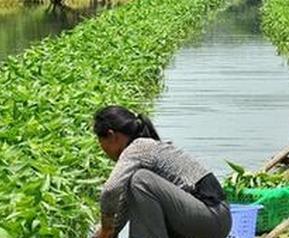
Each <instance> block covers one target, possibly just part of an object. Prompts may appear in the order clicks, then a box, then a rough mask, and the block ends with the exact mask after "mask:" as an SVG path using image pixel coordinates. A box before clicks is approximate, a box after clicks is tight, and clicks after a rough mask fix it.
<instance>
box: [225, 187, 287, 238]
mask: <svg viewBox="0 0 289 238" xmlns="http://www.w3.org/2000/svg"><path fill="white" fill-rule="evenodd" d="M225 192H226V194H227V199H228V201H229V202H230V203H239V204H256V205H257V204H258V205H263V207H264V208H263V209H261V210H260V211H259V213H258V219H257V233H259V234H260V233H263V232H268V231H271V230H272V229H273V228H275V227H276V226H277V225H278V224H279V223H281V222H282V221H283V220H284V219H286V218H288V217H289V187H283V188H264V189H261V188H254V189H253V188H245V189H242V190H241V191H240V192H239V193H238V194H237V193H236V192H235V190H234V189H229V188H225Z"/></svg>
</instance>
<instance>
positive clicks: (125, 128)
mask: <svg viewBox="0 0 289 238" xmlns="http://www.w3.org/2000/svg"><path fill="white" fill-rule="evenodd" d="M109 129H111V130H114V131H117V132H121V133H123V134H125V135H127V136H129V138H130V142H131V141H133V140H134V139H136V138H139V137H147V138H152V139H155V140H160V137H159V135H158V133H157V132H156V129H155V128H154V126H153V124H152V122H151V120H150V119H149V118H148V117H146V116H145V115H143V114H138V115H135V114H134V113H133V112H131V111H130V110H128V109H126V108H125V107H122V106H116V105H113V106H107V107H104V108H102V109H100V110H98V111H97V112H96V113H95V115H94V125H93V131H94V133H95V134H96V135H97V136H98V137H105V136H107V135H108V130H109Z"/></svg>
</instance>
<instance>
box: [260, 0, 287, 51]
mask: <svg viewBox="0 0 289 238" xmlns="http://www.w3.org/2000/svg"><path fill="white" fill-rule="evenodd" d="M288 12H289V0H265V1H264V6H263V7H262V13H263V22H262V26H263V30H264V32H265V34H266V35H267V36H268V37H269V38H270V39H271V41H272V42H273V44H275V45H276V46H277V47H278V52H279V53H281V54H285V55H287V56H289V14H288Z"/></svg>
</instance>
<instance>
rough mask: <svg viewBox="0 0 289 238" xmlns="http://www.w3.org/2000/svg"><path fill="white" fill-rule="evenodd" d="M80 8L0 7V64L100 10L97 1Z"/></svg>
mask: <svg viewBox="0 0 289 238" xmlns="http://www.w3.org/2000/svg"><path fill="white" fill-rule="evenodd" d="M81 2H82V3H83V5H76V4H72V5H64V4H57V5H51V4H32V3H29V4H24V5H21V6H19V5H13V6H5V7H3V6H2V7H1V8H0V61H1V60H3V59H5V58H6V57H7V56H8V55H10V54H17V53H19V52H22V51H23V49H25V48H28V47H29V46H30V45H31V44H32V43H33V42H34V41H38V40H40V39H42V38H44V37H45V36H48V35H55V34H58V33H59V32H61V31H62V30H64V29H70V28H72V27H74V26H75V25H76V24H77V23H79V22H80V21H81V20H83V18H84V17H88V16H92V15H95V14H96V12H97V10H100V9H101V8H102V5H100V3H99V1H97V0H86V1H81Z"/></svg>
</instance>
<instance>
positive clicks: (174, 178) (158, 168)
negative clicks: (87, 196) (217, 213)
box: [100, 138, 210, 231]
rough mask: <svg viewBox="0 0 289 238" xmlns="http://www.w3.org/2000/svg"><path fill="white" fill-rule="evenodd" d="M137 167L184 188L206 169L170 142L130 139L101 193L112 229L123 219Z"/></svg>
mask: <svg viewBox="0 0 289 238" xmlns="http://www.w3.org/2000/svg"><path fill="white" fill-rule="evenodd" d="M141 168H145V169H148V170H151V171H153V172H155V173H156V174H158V175H160V176H161V177H163V178H165V179H167V180H168V181H170V182H172V183H174V184H175V185H176V186H178V187H180V188H181V189H183V190H185V191H192V190H193V189H194V187H195V184H196V183H197V182H198V181H199V180H200V179H201V178H203V177H204V176H206V175H207V174H209V173H210V171H208V170H206V169H205V168H204V167H203V166H202V165H200V163H199V162H198V161H197V160H195V159H194V158H192V157H191V156H190V155H189V154H186V153H184V152H183V151H182V150H180V149H177V148H176V147H175V146H173V145H172V144H170V143H166V142H161V141H155V140H153V139H149V138H138V139H136V140H134V141H133V142H132V143H131V144H130V145H129V146H128V147H127V148H125V149H124V151H123V152H122V153H121V155H120V157H119V159H118V161H117V163H116V165H115V167H114V169H113V171H112V173H111V174H110V177H109V179H108V180H107V181H106V183H105V185H104V187H103V190H102V193H101V200H100V206H101V212H102V213H105V214H115V215H116V219H115V226H116V229H117V230H118V231H119V229H121V228H122V226H123V225H124V224H125V223H126V221H127V217H126V212H127V205H126V204H127V203H126V202H127V201H126V193H127V189H128V184H129V181H130V178H131V177H132V176H133V174H134V173H135V172H136V171H137V170H138V169H141Z"/></svg>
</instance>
